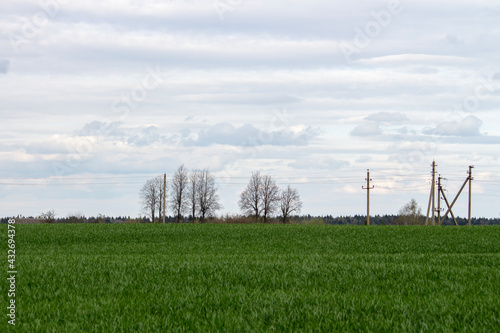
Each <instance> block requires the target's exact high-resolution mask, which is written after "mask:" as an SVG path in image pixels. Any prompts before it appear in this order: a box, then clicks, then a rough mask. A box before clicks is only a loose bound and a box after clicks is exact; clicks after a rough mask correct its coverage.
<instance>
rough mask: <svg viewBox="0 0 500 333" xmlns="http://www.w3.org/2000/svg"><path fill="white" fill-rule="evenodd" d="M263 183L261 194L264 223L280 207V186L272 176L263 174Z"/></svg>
mask: <svg viewBox="0 0 500 333" xmlns="http://www.w3.org/2000/svg"><path fill="white" fill-rule="evenodd" d="M261 179H262V185H261V186H260V191H259V193H260V194H259V195H260V198H261V201H262V216H263V217H264V223H266V222H267V219H268V218H269V217H270V216H271V215H272V214H273V213H274V212H275V211H276V209H277V208H278V202H279V200H280V188H279V187H278V186H277V185H276V182H275V181H274V179H273V178H272V177H271V176H262V178H261Z"/></svg>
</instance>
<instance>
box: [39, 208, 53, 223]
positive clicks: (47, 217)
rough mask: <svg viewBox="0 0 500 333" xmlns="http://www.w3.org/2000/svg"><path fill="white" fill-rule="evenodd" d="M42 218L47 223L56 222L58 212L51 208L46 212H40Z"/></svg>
mask: <svg viewBox="0 0 500 333" xmlns="http://www.w3.org/2000/svg"><path fill="white" fill-rule="evenodd" d="M40 218H42V219H44V220H45V222H46V223H54V222H55V221H56V212H55V210H53V209H51V210H49V211H47V212H45V213H42V214H40Z"/></svg>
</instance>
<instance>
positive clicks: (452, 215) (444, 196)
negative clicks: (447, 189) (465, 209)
mask: <svg viewBox="0 0 500 333" xmlns="http://www.w3.org/2000/svg"><path fill="white" fill-rule="evenodd" d="M441 194H442V195H443V199H444V202H446V206H447V207H448V211H446V214H445V215H444V217H443V220H444V219H446V216H447V215H448V212H450V213H451V217H453V222H455V225H458V223H457V219H456V218H455V214H453V211H452V210H451V208H450V203H449V202H448V199H447V198H446V195H445V194H444V190H443V188H441ZM439 225H441V223H439Z"/></svg>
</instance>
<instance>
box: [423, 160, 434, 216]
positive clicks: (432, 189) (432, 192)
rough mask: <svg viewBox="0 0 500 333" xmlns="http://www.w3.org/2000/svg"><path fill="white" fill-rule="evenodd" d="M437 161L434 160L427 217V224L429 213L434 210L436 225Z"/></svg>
mask: <svg viewBox="0 0 500 333" xmlns="http://www.w3.org/2000/svg"><path fill="white" fill-rule="evenodd" d="M436 166H437V165H436V161H432V182H431V193H430V195H429V205H428V206H427V217H426V219H425V225H428V224H429V213H430V212H431V211H432V219H431V223H432V225H434V212H435V199H436V194H435V193H436Z"/></svg>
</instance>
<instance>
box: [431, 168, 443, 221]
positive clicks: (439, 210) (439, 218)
mask: <svg viewBox="0 0 500 333" xmlns="http://www.w3.org/2000/svg"><path fill="white" fill-rule="evenodd" d="M441 179H443V178H441V175H439V177H438V208H437V213H438V225H441V192H443V187H442V186H441ZM433 224H434V223H433Z"/></svg>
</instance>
